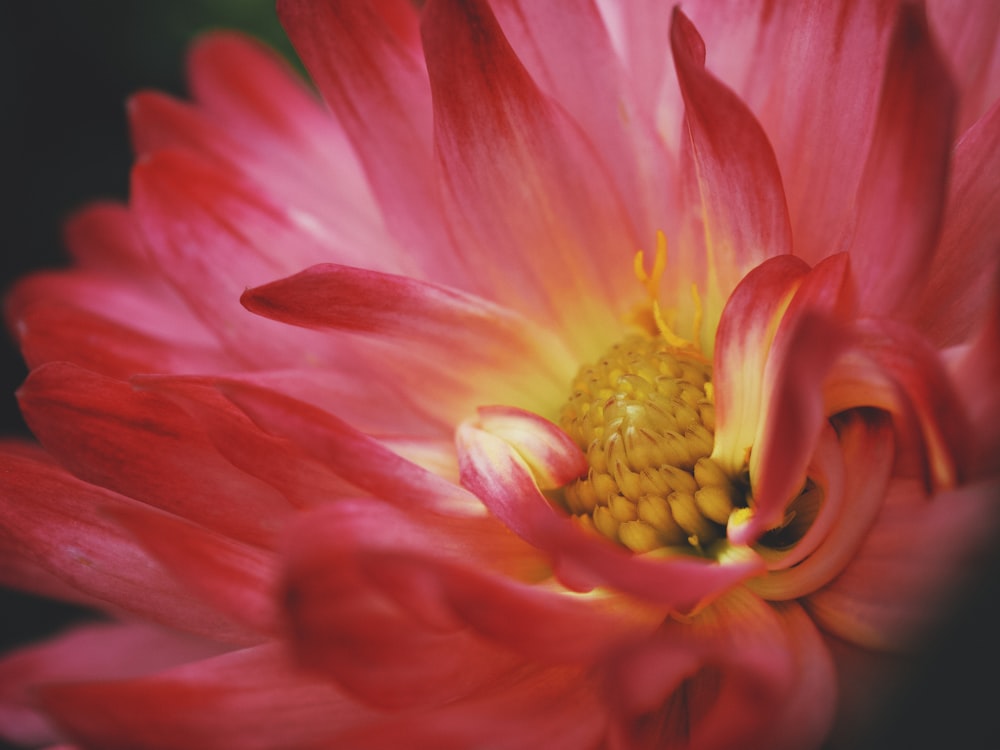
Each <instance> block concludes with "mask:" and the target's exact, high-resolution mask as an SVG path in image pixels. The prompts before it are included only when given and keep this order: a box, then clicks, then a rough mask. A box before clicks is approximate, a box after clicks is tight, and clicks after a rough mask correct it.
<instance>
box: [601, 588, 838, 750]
mask: <svg viewBox="0 0 1000 750" xmlns="http://www.w3.org/2000/svg"><path fill="white" fill-rule="evenodd" d="M607 692H608V700H609V701H610V702H611V705H612V710H613V711H614V713H615V714H617V715H618V718H619V721H620V723H619V725H618V727H617V737H618V741H619V743H621V744H620V746H623V747H673V746H674V745H678V746H684V747H692V748H694V747H697V748H699V750H701V749H704V750H709V749H713V750H724V749H725V748H731V747H761V748H763V747H767V748H772V747H773V748H784V749H787V750H793V749H797V748H812V747H818V745H819V743H820V742H822V740H823V739H824V738H825V736H826V734H827V732H828V731H829V728H830V725H831V723H832V719H833V713H834V702H835V697H836V685H835V678H834V673H833V664H832V661H831V659H830V656H829V654H828V653H827V652H826V649H825V647H824V645H823V643H822V639H821V638H820V637H819V634H818V633H817V632H816V629H815V627H814V626H813V624H812V623H811V622H810V621H809V618H808V617H806V616H805V614H804V613H803V612H802V610H801V609H800V608H799V607H798V606H797V605H787V606H786V607H783V608H781V609H775V608H772V607H771V606H769V605H767V604H765V603H764V602H762V601H761V600H759V599H757V598H756V597H754V596H753V595H752V594H749V593H748V592H746V591H745V590H737V591H734V592H732V593H731V594H730V595H728V596H727V597H725V598H723V599H720V600H719V601H717V602H716V603H715V604H713V605H712V607H711V608H710V610H708V611H706V612H704V613H702V614H700V615H696V616H695V617H692V618H690V619H689V620H688V621H686V622H676V621H673V620H667V621H666V622H665V623H664V627H663V628H662V629H661V630H660V631H659V632H658V633H657V635H656V636H655V637H654V638H651V639H649V640H648V641H644V642H640V643H639V644H637V645H636V646H634V647H633V648H630V649H627V650H625V651H624V652H623V653H622V654H619V655H618V656H617V657H616V659H615V661H614V662H613V664H612V665H611V666H610V674H609V681H608V687H607Z"/></svg>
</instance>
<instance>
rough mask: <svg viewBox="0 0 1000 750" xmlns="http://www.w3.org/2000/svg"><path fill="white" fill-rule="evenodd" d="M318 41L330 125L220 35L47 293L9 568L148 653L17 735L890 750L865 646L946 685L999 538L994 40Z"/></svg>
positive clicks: (812, 31)
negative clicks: (940, 623)
mask: <svg viewBox="0 0 1000 750" xmlns="http://www.w3.org/2000/svg"><path fill="white" fill-rule="evenodd" d="M491 6H492V7H491ZM646 6H648V7H646ZM279 13H280V15H281V18H282V20H283V23H284V24H285V27H286V28H287V30H288V32H289V35H290V37H291V39H292V41H293V43H294V44H295V46H296V49H297V50H298V52H299V54H300V56H301V57H302V59H303V61H304V63H305V65H306V67H307V68H308V70H309V72H310V74H311V76H312V79H313V81H314V82H315V84H316V86H317V88H318V89H319V92H320V94H321V95H322V97H323V99H324V100H325V103H326V105H328V107H329V110H328V109H326V108H324V107H323V106H321V105H320V104H319V103H318V102H317V101H316V100H314V98H313V97H312V96H311V95H310V94H309V93H308V92H307V91H306V90H305V89H304V88H302V87H301V86H300V85H299V84H298V83H297V82H296V81H295V80H293V77H292V76H291V75H290V74H289V73H288V72H287V71H286V70H285V69H284V67H283V65H282V64H280V63H279V62H276V61H275V60H274V59H273V58H272V56H271V55H270V54H269V53H268V52H266V51H264V50H262V49H260V48H258V47H257V46H256V45H255V44H254V43H252V42H249V41H246V40H244V39H241V38H238V37H235V36H232V35H226V34H218V35H214V36H210V37H207V38H206V39H204V40H203V41H202V42H200V43H199V45H198V46H197V47H196V48H195V50H194V51H193V53H192V58H191V90H192V95H193V100H194V101H193V103H184V102H178V101H175V100H173V99H170V98H168V97H165V96H161V95H158V94H152V93H144V94H139V95H137V96H136V97H135V98H134V99H133V100H132V102H131V104H130V109H129V112H130V117H131V124H132V132H133V138H134V143H135V148H136V151H137V154H138V159H137V162H136V166H135V168H134V171H133V177H132V190H131V198H130V202H129V205H128V206H127V207H125V206H118V205H110V204H100V205H95V206H92V207H90V208H88V209H86V210H84V211H83V212H82V213H80V214H79V215H78V216H77V217H76V218H75V220H74V221H73V222H72V224H71V226H70V228H69V232H68V239H69V243H68V244H69V247H70V249H71V251H72V252H73V254H74V256H75V259H76V261H77V264H76V267H75V268H74V269H72V270H69V271H65V272H56V273H46V274H39V275H36V276H34V277H31V278H28V279H26V280H24V281H23V282H21V284H20V285H19V286H18V287H17V288H16V289H15V291H14V292H13V294H12V296H11V298H10V299H9V301H8V315H9V320H10V323H11V326H12V328H13V330H14V331H15V333H16V334H17V336H18V339H19V341H20V345H21V347H22V350H23V352H24V356H25V358H26V360H27V361H28V364H29V366H30V367H31V374H30V376H29V378H28V380H27V382H26V383H25V385H24V386H23V388H22V390H21V391H20V399H21V405H22V410H23V413H24V415H25V418H26V420H27V421H28V423H29V425H30V426H31V428H32V430H33V432H34V434H35V435H36V437H37V438H38V441H39V443H40V444H41V446H42V447H41V448H38V447H34V446H29V445H21V444H9V445H8V446H7V447H6V448H5V450H4V451H3V453H2V454H0V481H2V483H3V487H4V491H3V493H2V500H0V532H2V533H0V554H2V560H3V564H2V566H0V573H2V576H3V581H4V583H6V584H7V585H10V586H15V587H19V588H24V589H29V590H32V591H35V592H40V593H43V594H46V595H51V596H54V597H60V598H65V599H68V600H70V601H74V602H79V603H83V604H86V605H90V606H93V607H95V608H97V609H98V610H101V611H103V612H105V613H107V614H108V615H109V617H110V618H111V619H112V620H113V622H108V623H106V624H97V625H91V626H88V627H85V628H81V629H77V630H75V631H71V632H69V633H67V634H66V635H64V636H63V637H61V638H59V639H56V640H54V641H52V642H49V643H44V644H41V645H39V646H37V647H34V648H30V649H26V650H23V651H21V652H17V653H14V654H12V655H10V656H8V657H7V658H6V660H5V661H3V662H0V733H2V734H3V735H4V736H6V737H8V738H10V739H13V740H15V741H17V742H20V743H24V744H42V743H51V742H57V741H65V742H70V743H75V746H78V747H81V748H102V749H110V750H114V749H115V748H172V747H184V748H232V747H239V748H275V749H278V748H326V747H352V748H383V747H385V748H396V747H428V748H431V747H433V748H442V747H443V748H451V747H454V748H468V747H484V746H489V747H502V748H524V747H554V748H589V747H610V748H652V747H690V748H699V749H701V748H730V747H741V748H789V749H790V750H797V749H799V748H809V747H818V746H819V745H820V744H821V743H822V742H823V741H824V740H825V738H826V737H827V736H828V734H829V732H830V731H831V729H832V728H833V727H834V726H835V725H837V726H839V727H841V729H842V731H850V728H851V723H852V722H857V721H861V720H863V719H864V718H865V717H864V716H861V717H860V718H859V717H858V716H857V715H855V714H852V712H851V708H852V707H851V701H850V698H851V696H855V697H857V696H859V695H863V693H861V692H860V691H861V690H862V689H863V688H864V686H865V685H867V684H870V676H869V675H868V674H867V673H863V679H864V681H863V682H860V681H859V682H854V681H852V680H856V679H858V677H857V675H855V674H853V673H852V672H850V671H849V670H848V669H847V667H848V665H849V664H851V663H852V662H850V661H849V660H848V659H846V658H842V657H841V656H839V655H838V659H837V660H836V662H835V660H834V659H833V657H832V655H831V651H830V648H831V647H832V646H833V645H834V644H841V646H839V648H842V649H845V650H847V651H851V650H852V649H853V653H854V654H855V655H858V654H861V655H862V658H861V659H859V660H858V663H859V664H860V665H861V667H862V668H865V666H866V664H867V662H866V659H865V658H864V652H863V650H898V649H906V648H912V647H913V646H914V645H915V644H917V643H919V639H920V638H921V636H922V635H924V634H925V632H926V629H927V628H928V627H931V626H932V625H934V624H935V622H936V618H937V617H938V616H940V613H941V612H942V611H945V610H946V609H947V605H948V602H949V599H948V593H949V591H950V590H951V589H952V588H953V581H954V580H956V576H958V575H960V574H961V573H962V571H963V569H965V568H967V567H968V566H969V564H970V560H971V558H972V555H973V554H974V553H975V552H976V551H977V550H978V549H980V548H981V547H982V543H983V542H984V541H985V540H986V539H988V538H989V535H990V534H991V533H992V532H993V531H994V527H993V526H992V524H993V523H994V522H995V520H996V509H995V500H996V494H997V493H996V491H997V488H998V476H997V472H996V467H995V466H993V465H992V463H993V462H992V456H993V455H995V451H996V450H997V449H998V447H1000V429H998V424H1000V398H998V389H997V385H996V384H997V382H998V375H1000V340H998V336H1000V321H998V311H1000V301H998V299H997V296H996V288H997V285H996V280H997V253H996V250H997V247H998V245H1000V205H998V200H1000V198H998V196H1000V191H998V189H997V175H998V174H1000V148H998V146H1000V109H998V105H997V104H996V95H997V90H998V88H1000V71H997V70H996V65H995V62H991V61H995V60H996V59H998V58H997V29H998V24H1000V11H998V10H997V8H996V7H995V6H994V4H993V3H989V2H983V3H979V4H975V3H970V7H969V8H967V9H962V11H961V12H959V11H957V10H955V8H954V5H953V4H952V3H950V2H944V1H943V0H942V2H930V3H928V8H927V13H926V17H925V14H924V11H922V10H920V9H918V8H917V7H915V6H913V5H910V4H905V3H904V4H899V5H898V7H897V4H896V3H892V2H885V3H862V4H854V3H849V2H844V3H823V4H815V5H813V6H811V7H808V8H806V7H804V6H802V5H800V4H794V3H787V4H780V3H779V4H761V5H760V7H755V6H752V4H750V3H735V2H734V3H718V2H705V3H693V2H692V3H690V5H689V4H687V3H685V4H684V6H683V8H682V9H677V8H671V7H669V6H668V5H666V4H659V3H643V2H627V3H626V2H621V3H617V2H613V1H612V0H606V1H604V2H597V3H593V4H592V3H586V2H581V3H560V2H551V3H536V2H518V1H517V0H494V2H492V3H491V4H487V3H486V2H485V0H469V1H462V2H460V1H459V0H430V2H428V3H427V4H426V7H425V8H424V9H423V11H422V13H421V16H422V17H421V18H419V19H418V15H417V13H416V12H415V11H414V10H413V9H412V7H411V6H410V5H409V4H407V3H406V2H378V3H370V4H363V3H360V2H353V0H352V1H348V0H340V1H338V0H285V1H284V2H279ZM991 65H992V67H991ZM668 245H669V248H668ZM640 248H644V249H645V250H646V252H645V253H643V254H640V255H638V256H636V254H635V253H636V251H637V250H639V249H640ZM241 303H242V304H241ZM843 644H848V645H846V646H845V645H843ZM838 686H839V689H840V690H841V691H842V692H843V693H844V696H843V700H842V701H841V703H840V708H839V709H838V699H837V692H838Z"/></svg>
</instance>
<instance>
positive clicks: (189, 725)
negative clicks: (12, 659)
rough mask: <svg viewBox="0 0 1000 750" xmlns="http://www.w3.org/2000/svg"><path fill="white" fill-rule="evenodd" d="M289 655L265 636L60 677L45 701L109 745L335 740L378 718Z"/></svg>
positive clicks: (159, 747) (73, 726) (311, 745)
mask: <svg viewBox="0 0 1000 750" xmlns="http://www.w3.org/2000/svg"><path fill="white" fill-rule="evenodd" d="M282 657H283V654H282V653H281V650H280V649H278V648H277V647H273V646H262V647H259V648H253V649H247V650H245V651H238V652H235V653H231V654H225V655H223V656H219V657H216V658H214V659H208V660H205V661H202V662H198V663H195V664H191V665H188V666H184V667H179V668H176V669H173V670H170V671H168V672H165V673H163V674H162V675H158V676H153V677H146V678H140V679H135V680H123V681H115V682H103V683H102V682H89V683H81V684H65V685H53V686H50V687H47V688H45V689H44V690H43V691H42V694H41V698H42V704H43V706H44V708H45V710H46V711H47V712H48V713H50V714H52V716H53V717H54V718H55V720H56V722H57V723H58V724H59V726H60V727H61V728H62V729H63V730H64V731H65V732H66V733H67V734H69V736H70V737H72V738H73V739H75V740H76V741H78V742H79V743H80V744H82V745H83V746H85V747H88V748H98V747H99V748H101V750H135V748H138V747H141V748H144V750H173V748H177V747H186V748H237V747H238V748H241V749H242V750H287V749H288V748H289V747H294V748H296V750H327V749H328V748H330V747H335V746H337V744H338V739H337V738H338V736H339V735H340V734H341V733H342V732H344V731H346V730H348V729H350V728H351V727H352V726H354V725H356V724H358V723H363V722H366V721H369V720H371V719H372V718H373V715H372V712H371V711H369V710H367V709H365V708H364V707H363V706H360V705H358V704H357V703H355V702H353V701H350V700H348V699H346V698H344V697H343V696H342V695H341V694H339V693H338V692H337V691H336V690H334V689H333V688H332V687H330V685H329V684H327V683H323V682H319V681H317V680H315V679H312V678H309V677H306V676H303V675H301V674H300V673H299V672H297V671H295V670H293V669H292V668H291V667H289V665H288V664H287V663H286V662H285V660H284V659H283V658H282Z"/></svg>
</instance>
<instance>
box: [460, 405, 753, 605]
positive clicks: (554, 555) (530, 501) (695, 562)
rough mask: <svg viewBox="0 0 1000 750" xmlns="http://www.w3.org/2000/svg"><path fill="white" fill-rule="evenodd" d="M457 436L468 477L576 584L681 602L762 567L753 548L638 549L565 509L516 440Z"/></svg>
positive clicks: (473, 430) (475, 430)
mask: <svg viewBox="0 0 1000 750" xmlns="http://www.w3.org/2000/svg"><path fill="white" fill-rule="evenodd" d="M457 441H458V455H459V466H460V468H461V473H462V483H463V484H464V485H465V486H466V487H468V488H469V489H470V490H471V491H473V492H475V493H476V495H477V496H478V497H479V498H480V499H481V500H482V501H483V503H484V504H485V505H486V506H487V507H488V508H489V510H490V512H491V513H493V515H495V516H496V517H497V518H499V519H500V520H501V521H502V522H503V523H504V524H506V525H507V526H508V527H509V528H510V529H511V530H512V531H513V532H514V533H515V534H517V535H518V536H520V537H521V538H522V539H524V540H525V541H526V542H528V543H529V544H531V545H533V546H535V547H538V548H539V549H540V550H541V551H542V552H543V553H544V554H545V555H546V556H548V557H549V558H550V559H551V560H552V565H553V568H554V569H555V571H556V574H557V575H558V577H559V578H560V579H561V580H562V582H563V583H564V584H566V585H567V586H570V587H571V588H574V589H577V590H589V589H591V588H593V587H595V586H611V587H613V588H615V589H617V590H619V591H621V592H623V593H626V594H630V595H632V596H635V597H638V598H640V599H644V600H647V601H649V602H653V603H656V604H662V605H664V606H666V607H669V608H675V607H676V608H682V607H684V606H685V605H687V606H690V605H693V604H695V603H697V602H699V601H701V600H704V599H710V598H712V597H714V596H717V595H718V594H719V593H721V592H722V591H724V590H726V589H728V588H730V587H731V586H733V585H735V584H736V583H738V582H739V581H741V580H743V579H745V578H747V577H749V576H751V575H754V574H755V573H757V572H759V571H760V570H761V566H762V563H761V561H760V560H758V559H756V556H755V555H752V554H736V555H735V556H734V559H732V560H729V561H727V562H725V563H719V564H716V563H709V562H706V561H703V560H699V559H688V558H683V557H677V558H672V559H665V560H658V559H656V558H654V557H645V556H638V555H633V554H632V553H631V552H628V551H626V550H625V549H624V548H622V547H619V546H617V545H614V544H612V543H611V542H609V541H608V540H606V539H604V538H602V537H597V536H596V535H593V534H589V533H587V532H585V531H583V530H582V529H580V528H579V527H578V526H577V525H576V524H575V523H573V522H572V521H571V520H570V519H569V518H568V517H566V516H563V515H561V514H559V513H558V512H557V511H556V510H555V509H554V508H553V507H552V506H551V505H550V504H549V502H548V501H547V500H546V499H545V497H544V496H543V495H542V494H541V492H540V491H539V489H538V485H537V483H536V481H535V479H534V478H533V476H532V474H531V470H530V469H529V468H528V464H527V463H526V462H525V461H524V459H523V458H521V456H520V455H519V452H518V450H516V449H515V446H513V445H512V444H511V443H508V442H507V441H506V440H504V439H503V438H501V437H497V436H495V435H492V434H490V433H489V432H487V431H486V430H485V429H483V428H482V427H480V426H475V425H473V424H465V425H462V426H461V427H459V429H458V433H457ZM521 450H524V448H523V447H521Z"/></svg>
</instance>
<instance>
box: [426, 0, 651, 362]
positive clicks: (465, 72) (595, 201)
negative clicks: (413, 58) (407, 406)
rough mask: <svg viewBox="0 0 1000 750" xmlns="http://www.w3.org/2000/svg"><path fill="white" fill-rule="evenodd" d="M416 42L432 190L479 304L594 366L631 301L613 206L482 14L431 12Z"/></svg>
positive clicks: (632, 240) (622, 217) (449, 8)
mask: <svg viewBox="0 0 1000 750" xmlns="http://www.w3.org/2000/svg"><path fill="white" fill-rule="evenodd" d="M422 30H423V39H424V48H425V50H426V55H427V64H428V72H429V75H430V80H431V88H432V92H433V95H434V139H435V147H436V151H437V156H438V161H439V166H440V170H441V175H442V180H443V186H444V190H445V194H446V196H447V198H448V200H449V201H450V205H452V206H453V209H454V215H455V225H456V235H457V236H458V240H459V242H460V244H461V245H462V246H463V247H468V248H470V249H471V251H472V252H475V253H476V264H477V275H478V276H479V278H481V279H483V280H484V281H485V282H487V283H489V284H491V286H492V290H493V291H491V292H490V293H488V294H485V293H484V294H485V296H489V297H491V298H495V299H500V300H503V301H504V302H505V303H507V304H509V305H511V306H512V307H515V308H516V309H519V310H522V311H526V312H530V313H531V314H532V316H533V317H538V318H540V319H542V320H544V321H546V322H551V323H552V327H553V328H556V329H557V330H561V331H565V332H566V335H567V336H568V337H569V338H570V340H571V341H572V343H573V345H574V347H575V351H576V353H577V354H578V355H579V358H580V359H583V360H586V359H590V358H592V357H596V356H598V354H599V352H600V350H601V348H602V347H603V346H604V345H606V344H607V343H610V342H611V341H613V340H614V338H615V337H616V333H617V332H616V331H614V330H612V328H613V322H614V321H613V316H614V314H616V313H617V314H622V313H625V312H627V310H628V307H629V303H631V302H632V301H633V299H634V298H635V296H636V292H637V289H636V285H635V281H634V278H633V277H632V274H631V266H630V262H631V258H632V255H633V254H634V252H635V249H636V247H638V243H639V238H638V237H637V236H636V234H635V231H634V228H633V227H632V226H630V224H629V221H628V218H627V216H626V214H625V213H624V210H623V208H622V202H621V201H622V199H621V197H620V196H617V195H615V194H614V193H613V186H612V184H611V181H610V179H608V178H607V177H606V176H605V174H604V173H603V169H602V167H601V165H600V163H599V162H597V161H596V159H595V156H594V153H593V147H592V146H591V145H590V144H588V143H587V142H586V141H585V140H584V139H583V138H582V136H581V134H580V132H579V130H578V129H577V128H576V127H574V126H573V124H572V123H570V122H569V121H568V120H567V118H566V116H565V114H564V113H563V112H561V111H559V110H558V109H557V108H556V107H555V106H553V104H551V103H550V102H549V101H548V100H546V99H545V97H544V96H543V94H542V93H541V92H540V91H539V89H538V87H537V86H536V85H535V83H534V82H533V81H532V80H531V78H530V76H529V75H528V73H527V71H526V70H525V69H524V67H523V65H522V64H521V62H520V61H519V60H518V59H517V57H516V55H515V53H514V51H513V50H512V49H511V47H510V45H509V44H508V42H507V40H506V39H505V38H504V36H503V33H502V31H501V29H500V27H499V25H498V24H497V22H496V19H495V18H494V16H493V14H492V12H491V11H490V9H489V7H488V5H487V4H486V3H484V2H480V1H478V0H477V1H475V2H456V1H455V0H435V1H433V2H430V3H428V5H427V6H426V8H425V10H424V14H423V20H422ZM588 355H589V356H588Z"/></svg>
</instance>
